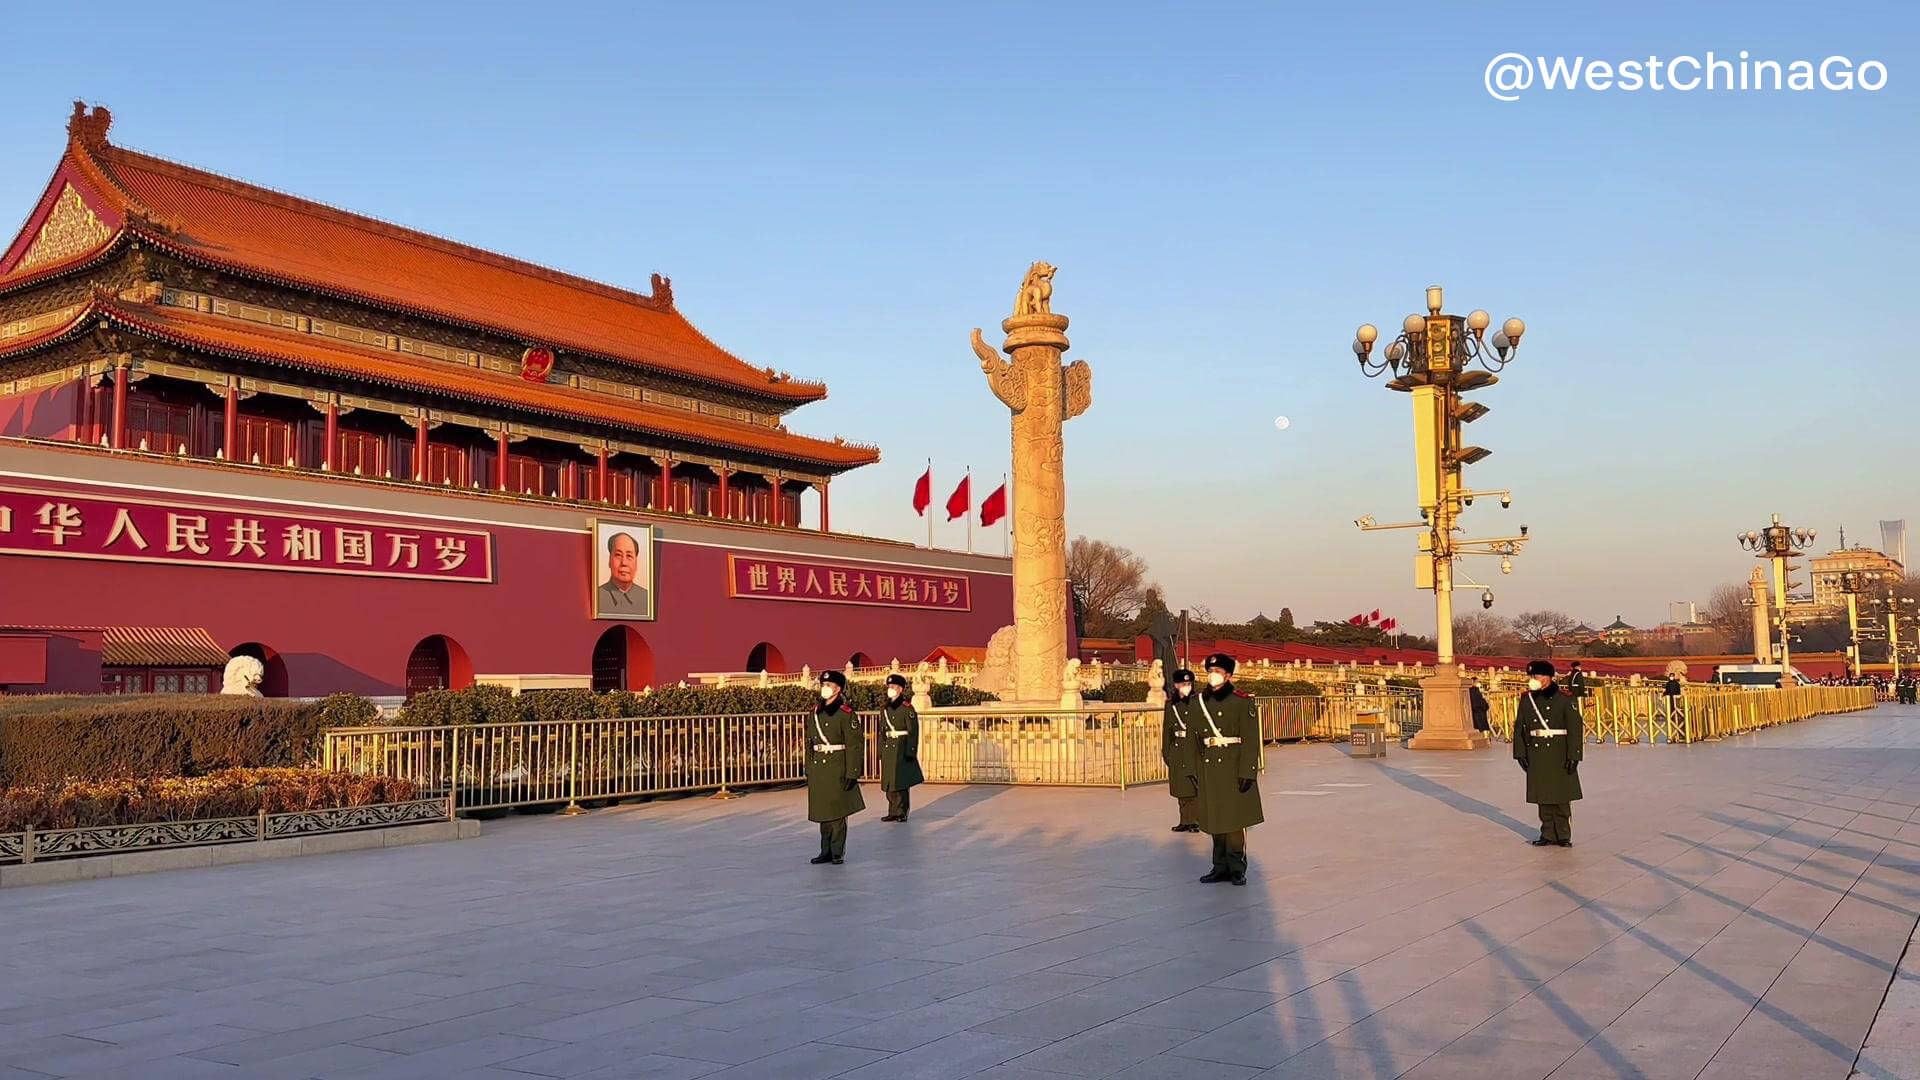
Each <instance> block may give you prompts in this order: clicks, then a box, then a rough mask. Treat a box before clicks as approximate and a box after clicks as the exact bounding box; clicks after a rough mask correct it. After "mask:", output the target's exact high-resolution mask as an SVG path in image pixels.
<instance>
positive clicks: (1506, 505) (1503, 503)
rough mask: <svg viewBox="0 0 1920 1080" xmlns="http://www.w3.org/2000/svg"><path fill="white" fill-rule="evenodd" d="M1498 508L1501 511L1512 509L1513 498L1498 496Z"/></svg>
mask: <svg viewBox="0 0 1920 1080" xmlns="http://www.w3.org/2000/svg"><path fill="white" fill-rule="evenodd" d="M1500 507H1501V509H1503V510H1506V509H1512V507H1513V496H1511V495H1502V496H1500Z"/></svg>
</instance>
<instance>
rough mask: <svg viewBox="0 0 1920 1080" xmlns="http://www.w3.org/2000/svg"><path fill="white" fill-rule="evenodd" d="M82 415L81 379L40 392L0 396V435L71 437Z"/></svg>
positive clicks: (50, 437) (43, 437) (49, 437)
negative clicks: (16, 395)
mask: <svg viewBox="0 0 1920 1080" xmlns="http://www.w3.org/2000/svg"><path fill="white" fill-rule="evenodd" d="M79 416H80V380H78V379H75V380H74V381H72V382H69V383H65V384H62V385H60V386H56V387H54V388H52V389H50V390H42V391H39V392H38V393H32V394H22V395H20V396H18V397H0V435H17V436H20V437H23V438H29V439H71V438H73V437H74V426H75V421H76V420H77V419H78V418H79Z"/></svg>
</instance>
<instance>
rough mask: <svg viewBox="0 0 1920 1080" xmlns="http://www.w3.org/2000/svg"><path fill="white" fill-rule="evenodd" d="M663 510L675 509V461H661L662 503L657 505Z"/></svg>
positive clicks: (665, 459)
mask: <svg viewBox="0 0 1920 1080" xmlns="http://www.w3.org/2000/svg"><path fill="white" fill-rule="evenodd" d="M655 505H656V506H657V507H658V508H659V509H661V510H671V509H673V459H672V458H661V459H660V501H659V502H658V503H656V504H655Z"/></svg>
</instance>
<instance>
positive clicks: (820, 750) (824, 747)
mask: <svg viewBox="0 0 1920 1080" xmlns="http://www.w3.org/2000/svg"><path fill="white" fill-rule="evenodd" d="M846 748H847V747H846V744H845V743H830V742H817V743H814V744H813V752H814V753H816V754H824V753H827V752H828V751H831V750H845V749H846Z"/></svg>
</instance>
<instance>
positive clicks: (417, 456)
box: [413, 412, 429, 481]
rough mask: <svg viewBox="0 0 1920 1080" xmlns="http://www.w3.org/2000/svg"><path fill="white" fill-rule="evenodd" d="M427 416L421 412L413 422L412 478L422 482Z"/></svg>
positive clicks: (426, 442) (425, 464) (425, 470)
mask: <svg viewBox="0 0 1920 1080" xmlns="http://www.w3.org/2000/svg"><path fill="white" fill-rule="evenodd" d="M428 445H429V439H428V436H427V414H426V413H424V412H422V413H421V414H420V415H419V416H418V417H416V418H415V419H414V421H413V478H414V479H415V480H421V481H424V480H426V478H427V447H428Z"/></svg>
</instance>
